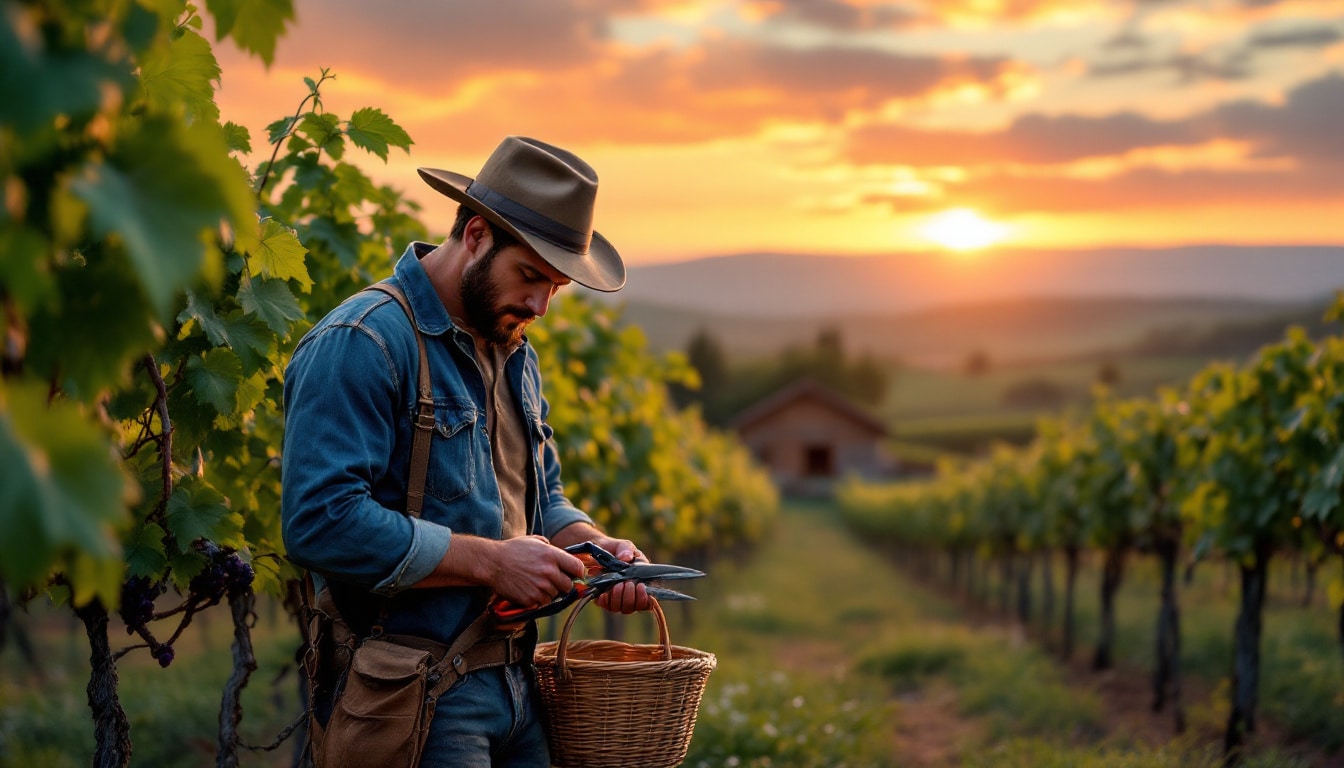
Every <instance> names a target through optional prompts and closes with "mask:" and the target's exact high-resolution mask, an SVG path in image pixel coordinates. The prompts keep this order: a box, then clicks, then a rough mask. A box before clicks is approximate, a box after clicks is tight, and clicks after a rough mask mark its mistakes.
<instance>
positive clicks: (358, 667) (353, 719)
mask: <svg viewBox="0 0 1344 768" xmlns="http://www.w3.org/2000/svg"><path fill="white" fill-rule="evenodd" d="M367 290H378V291H382V292H383V293H386V294H388V295H390V296H391V297H392V298H394V299H396V300H397V303H398V304H400V305H401V308H402V310H403V311H404V312H405V313H406V316H407V318H409V319H410V321H411V328H412V329H413V330H414V331H415V340H416V344H417V346H418V347H419V351H420V371H419V381H418V383H417V386H418V398H417V408H416V419H415V433H414V440H413V442H412V445H411V469H410V476H409V480H408V482H407V492H406V514H407V515H411V516H413V517H419V516H420V512H421V510H422V509H423V507H424V498H425V497H424V491H425V477H426V475H427V473H428V469H429V446H430V436H431V435H432V433H433V430H434V396H433V390H432V389H431V387H430V377H429V358H428V355H426V353H425V339H424V336H422V335H421V333H420V329H419V327H417V326H416V324H415V315H414V313H412V311H411V307H410V304H409V303H407V301H406V297H405V296H404V295H403V294H402V293H401V291H399V290H398V289H397V288H395V287H394V286H391V285H388V284H386V283H379V284H377V285H373V286H370V287H369V289H367ZM304 603H305V605H304V608H303V610H304V617H303V622H302V626H303V629H304V632H305V635H306V636H305V638H304V640H305V647H304V656H303V666H304V672H305V674H307V676H308V685H309V700H310V701H312V702H323V701H329V700H330V701H333V704H332V709H331V717H330V718H329V719H328V720H327V722H326V723H325V725H324V724H323V723H322V722H321V721H320V719H319V718H318V717H317V715H316V713H314V714H312V715H310V716H309V719H308V735H309V742H310V749H311V753H312V758H313V765H314V766H315V768H356V767H357V766H358V767H360V768H363V767H364V766H404V767H405V768H415V766H416V765H418V764H419V762H420V754H421V752H422V750H423V749H424V745H425V739H426V738H427V737H428V735H429V724H430V721H431V720H432V719H433V717H434V706H435V703H436V702H437V701H438V698H439V697H440V696H442V695H443V694H444V692H446V691H447V690H448V689H449V688H451V687H453V684H454V683H456V682H457V681H458V680H460V679H461V678H462V677H463V676H464V675H466V674H468V673H470V672H473V671H475V670H478V669H486V668H489V667H499V666H504V665H506V664H516V663H518V662H520V661H523V660H524V659H525V658H528V659H530V658H531V642H530V641H529V638H527V637H526V633H525V631H524V628H523V627H521V626H519V627H498V626H496V624H495V621H494V618H493V616H492V615H491V614H490V612H489V611H486V612H484V613H483V614H482V615H481V616H480V617H478V618H477V619H476V620H475V621H473V622H472V623H471V624H470V625H469V626H468V627H467V628H466V629H465V630H463V631H462V632H461V634H459V635H458V636H457V639H456V640H454V641H453V643H452V645H443V644H441V643H437V642H434V641H432V640H428V639H425V638H419V637H411V636H408V635H389V634H383V631H382V627H381V624H382V621H383V619H385V618H386V602H385V601H384V604H383V606H382V608H381V609H380V618H379V621H378V625H376V626H375V627H374V628H373V632H372V634H371V635H370V636H368V637H365V638H362V639H361V638H360V637H358V636H357V635H356V634H355V633H354V632H353V631H351V629H350V626H349V625H348V624H347V623H346V622H345V621H344V620H343V619H342V618H341V615H340V613H339V612H338V611H337V610H336V605H335V603H334V602H333V601H332V598H331V593H330V592H329V591H328V590H327V589H325V588H323V589H319V590H314V588H313V581H312V577H311V576H309V577H308V578H307V579H305V600H304Z"/></svg>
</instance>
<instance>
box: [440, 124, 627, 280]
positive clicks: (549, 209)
mask: <svg viewBox="0 0 1344 768" xmlns="http://www.w3.org/2000/svg"><path fill="white" fill-rule="evenodd" d="M419 171H420V177H421V178H423V179H424V180H425V182H426V183H427V184H429V186H431V187H433V188H434V189H436V190H438V191H439V192H441V193H442V194H444V195H447V196H448V197H450V198H452V199H454V200H456V201H457V202H459V203H461V204H463V205H465V206H467V207H468V208H470V209H472V210H473V211H475V212H476V213H479V214H480V215H481V216H484V217H485V218H486V219H487V220H488V221H490V222H492V223H493V224H496V225H497V226H499V227H502V228H503V229H504V230H505V231H506V232H508V233H509V234H511V235H513V236H514V237H516V238H518V240H519V241H521V242H524V243H526V244H527V245H529V246H531V247H532V249H533V250H535V251H536V252H537V253H538V254H540V255H541V257H542V258H543V259H545V260H546V262H547V263H548V264H550V265H551V266H552V267H555V268H556V269H557V270H558V271H559V272H560V273H561V274H563V275H564V276H565V277H568V278H569V279H571V280H573V281H574V282H576V283H579V284H580V285H585V286H587V287H589V288H592V289H594V290H598V291H615V290H619V289H620V288H621V286H623V285H625V264H624V263H623V262H622V261H621V256H620V254H618V253H617V252H616V249H615V248H613V247H612V245H611V243H609V242H607V240H606V238H604V237H602V236H601V235H599V234H598V233H596V232H594V231H593V208H594V204H595V202H596V200H597V172H595V171H594V170H593V168H592V166H590V165H588V164H587V163H585V162H584V161H583V160H580V159H579V158H578V157H577V156H576V155H574V154H573V153H572V152H568V151H566V150H563V149H560V148H559V147H554V146H551V145H550V144H546V143H545V142H541V141H537V140H536V139H529V138H524V137H521V136H510V137H508V138H506V139H504V141H503V142H501V143H500V145H499V146H498V147H496V148H495V151H494V152H493V153H492V154H491V155H490V157H489V158H488V159H487V160H486V161H485V165H484V166H482V167H481V172H480V173H478V174H476V178H474V179H472V178H468V177H466V176H463V175H462V174H460V173H453V172H452V171H443V170H439V169H437V168H420V169H419Z"/></svg>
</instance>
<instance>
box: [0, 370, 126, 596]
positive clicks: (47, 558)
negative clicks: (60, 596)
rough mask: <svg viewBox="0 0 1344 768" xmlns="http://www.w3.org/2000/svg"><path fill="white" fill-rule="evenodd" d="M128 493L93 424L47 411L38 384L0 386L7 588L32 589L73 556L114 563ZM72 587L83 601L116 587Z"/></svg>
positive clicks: (0, 551) (1, 540)
mask: <svg viewBox="0 0 1344 768" xmlns="http://www.w3.org/2000/svg"><path fill="white" fill-rule="evenodd" d="M135 493H136V485H135V483H134V481H133V480H132V478H130V477H128V476H127V475H126V474H125V473H124V472H123V470H122V468H121V465H120V463H119V462H118V461H117V458H116V456H115V453H114V451H113V450H112V445H111V440H110V439H109V436H108V435H107V434H106V433H105V432H104V431H103V430H102V429H101V428H100V427H99V426H98V425H97V423H96V421H94V420H93V419H91V418H88V417H86V416H85V415H84V414H83V413H81V411H80V409H79V408H77V407H75V406H74V405H72V404H69V403H66V402H63V401H59V400H58V401H56V402H54V403H52V404H51V405H50V406H49V405H48V404H47V388H46V386H45V385H43V384H29V385H20V386H16V387H13V386H5V385H0V578H3V580H4V581H6V582H7V583H8V584H9V585H10V587H11V588H13V589H18V590H22V589H25V588H27V587H30V586H37V585H40V584H41V583H42V582H44V581H45V580H46V576H47V574H48V573H49V572H50V571H52V570H54V569H62V568H68V567H71V566H72V565H73V564H74V562H75V559H76V557H77V555H78V554H79V553H84V554H85V555H87V556H88V557H90V558H92V559H94V560H95V561H102V562H111V563H119V562H120V559H121V549H120V547H119V546H118V542H117V538H116V536H115V535H114V533H113V530H114V529H115V528H116V527H119V526H120V525H122V524H124V523H125V522H126V521H127V520H128V515H127V505H128V503H129V502H130V501H131V500H132V499H133V497H134V494H135ZM100 573H101V572H100ZM99 578H101V576H99ZM74 586H75V591H76V594H79V595H87V594H90V590H92V591H94V592H97V593H105V592H106V590H108V589H112V590H115V589H116V586H117V585H116V582H115V579H114V580H113V581H112V583H110V584H103V583H97V584H87V585H84V584H75V585H74Z"/></svg>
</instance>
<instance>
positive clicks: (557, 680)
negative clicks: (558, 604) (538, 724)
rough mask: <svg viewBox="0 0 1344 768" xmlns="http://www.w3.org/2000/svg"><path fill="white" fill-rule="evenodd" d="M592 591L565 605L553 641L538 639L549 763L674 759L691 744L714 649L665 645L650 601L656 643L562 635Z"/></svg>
mask: <svg viewBox="0 0 1344 768" xmlns="http://www.w3.org/2000/svg"><path fill="white" fill-rule="evenodd" d="M592 597H593V595H591V594H590V595H588V596H586V597H585V598H584V599H582V600H580V601H579V603H578V604H577V605H575V606H574V609H573V610H572V611H570V613H569V618H568V619H567V620H566V621H565V628H564V630H563V631H561V633H560V640H559V641H558V642H557V641H552V642H549V643H541V644H540V645H538V646H537V652H536V656H535V663H536V668H537V682H538V683H539V684H540V688H541V699H542V703H543V705H544V706H545V709H546V715H547V717H548V718H549V721H550V727H549V732H548V738H549V741H550V745H551V762H552V764H553V765H555V766H556V768H665V767H667V766H675V765H680V764H681V761H682V760H684V759H685V758H686V750H687V749H689V748H690V745H691V733H692V732H693V731H694V730H695V716H696V713H697V712H699V710H700V697H701V695H703V694H704V692H705V683H706V682H708V681H709V673H710V672H712V671H713V670H714V666H715V664H717V660H716V659H715V658H714V654H712V653H705V652H704V651H697V650H695V649H694V648H683V647H681V646H677V645H672V643H671V642H670V641H669V639H668V633H667V617H666V616H664V615H663V609H662V608H661V607H660V606H659V605H658V602H657V601H656V600H655V601H654V603H653V612H654V615H655V616H656V617H657V619H658V636H659V639H660V643H659V644H657V645H632V644H630V643H621V642H616V641H614V640H580V641H577V642H573V643H571V642H569V631H570V628H571V627H573V626H574V618H575V617H576V616H578V615H579V611H580V610H581V609H582V608H583V606H585V605H587V604H588V602H589V601H590V600H591V599H592Z"/></svg>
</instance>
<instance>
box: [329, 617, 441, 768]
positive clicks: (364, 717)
mask: <svg viewBox="0 0 1344 768" xmlns="http://www.w3.org/2000/svg"><path fill="white" fill-rule="evenodd" d="M434 663H435V659H434V655H433V654H432V653H431V652H430V651H428V650H423V649H420V648H415V647H412V646H409V645H403V644H401V643H398V642H393V641H392V640H390V639H387V638H384V637H371V638H369V639H367V640H365V641H364V642H363V643H361V644H360V645H359V647H358V648H356V649H355V653H354V658H353V660H352V661H351V663H350V669H349V672H348V673H347V674H346V677H345V683H344V685H342V686H341V688H340V690H339V691H337V694H336V702H335V705H334V707H333V709H332V712H331V719H330V720H328V721H327V725H326V727H325V728H324V729H323V730H324V731H325V732H324V733H323V734H322V738H321V740H320V742H315V747H316V749H315V750H314V755H313V757H314V761H313V762H314V765H316V766H319V768H356V767H357V766H361V767H362V766H371V765H377V766H404V768H415V766H417V765H419V763H420V753H421V752H422V751H423V749H424V746H425V739H426V738H427V737H428V735H429V723H430V720H431V719H432V718H433V716H434V704H433V702H432V701H431V700H430V698H429V695H428V694H429V688H430V686H431V683H430V681H429V675H430V670H431V668H433V667H434Z"/></svg>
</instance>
